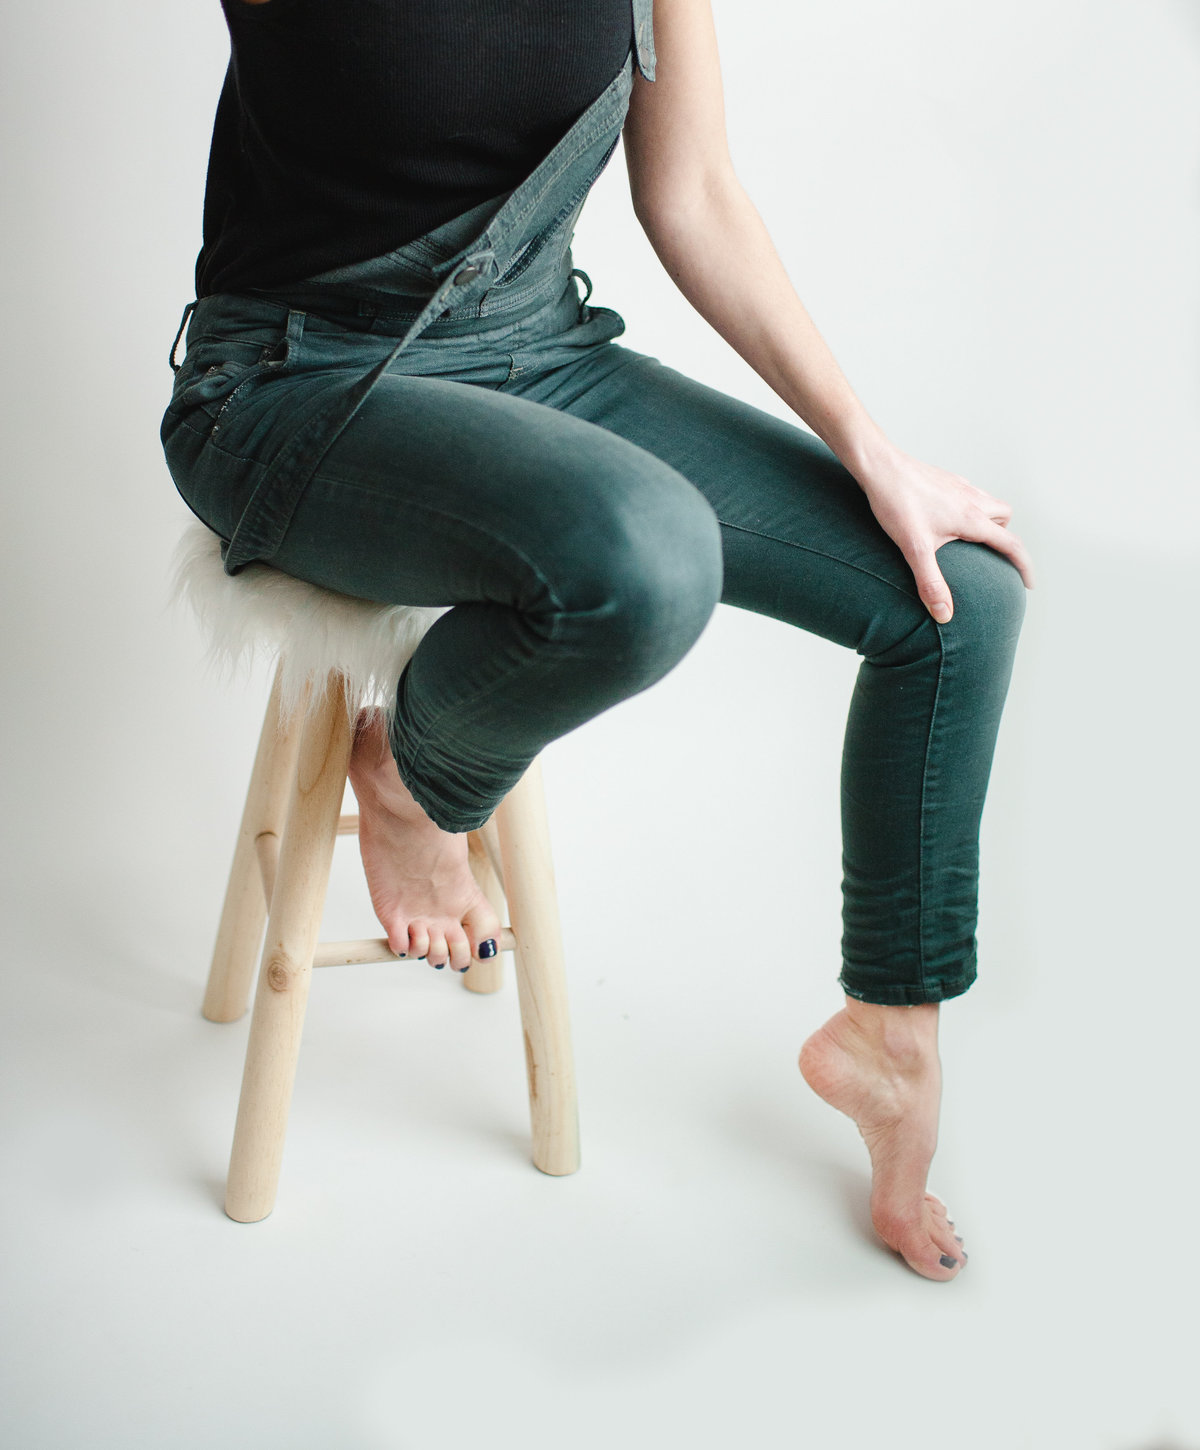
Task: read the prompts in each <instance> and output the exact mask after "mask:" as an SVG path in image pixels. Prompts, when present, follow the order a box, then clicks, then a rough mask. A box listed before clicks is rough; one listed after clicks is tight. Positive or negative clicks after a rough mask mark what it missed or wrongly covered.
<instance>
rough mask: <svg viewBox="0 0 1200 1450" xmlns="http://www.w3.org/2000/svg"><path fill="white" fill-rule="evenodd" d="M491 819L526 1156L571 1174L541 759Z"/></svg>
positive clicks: (566, 1054)
mask: <svg viewBox="0 0 1200 1450" xmlns="http://www.w3.org/2000/svg"><path fill="white" fill-rule="evenodd" d="M495 820H496V826H497V829H498V831H499V836H500V855H501V861H502V865H503V872H504V891H505V895H506V896H507V897H508V908H509V914H510V924H511V926H512V929H513V933H514V935H515V936H516V941H517V945H516V949H515V951H514V956H515V958H516V964H517V990H518V993H519V996H520V1002H521V1025H522V1027H523V1028H524V1032H525V1065H526V1069H527V1072H528V1075H529V1109H530V1115H531V1117H532V1119H533V1161H534V1163H535V1165H536V1166H537V1167H538V1168H540V1169H541V1170H542V1172H543V1173H554V1174H564V1173H574V1172H575V1170H576V1169H577V1168H578V1167H579V1116H578V1106H577V1102H576V1096H575V1064H574V1057H573V1055H572V1052H571V1025H570V1019H569V1016H568V1013H567V979H566V971H565V968H564V962H563V949H562V931H561V927H560V924H559V918H558V898H557V895H556V892H555V885H554V864H553V861H552V860H551V856H550V831H549V826H548V823H547V820H546V801H545V796H544V795H543V792H542V769H541V761H540V759H539V760H535V761H534V762H533V764H532V765H531V766H530V767H529V769H528V770H527V771H526V772H525V775H524V776H523V777H522V779H521V780H520V781H518V782H517V784H516V785H515V786H514V787H513V789H512V790H511V791H510V792H509V793H508V795H507V796H506V797H505V798H504V800H503V801H501V803H500V805H499V807H498V808H497V811H496V816H495ZM474 970H475V968H474V967H472V968H471V971H472V972H473V971H474Z"/></svg>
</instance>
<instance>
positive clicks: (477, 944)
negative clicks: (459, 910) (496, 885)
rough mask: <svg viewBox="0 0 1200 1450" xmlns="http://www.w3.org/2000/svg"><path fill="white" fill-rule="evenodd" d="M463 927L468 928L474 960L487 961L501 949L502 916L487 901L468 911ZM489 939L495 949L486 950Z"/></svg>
mask: <svg viewBox="0 0 1200 1450" xmlns="http://www.w3.org/2000/svg"><path fill="white" fill-rule="evenodd" d="M463 927H464V928H465V929H466V933H467V937H468V940H469V945H470V947H471V955H472V958H473V959H474V960H476V961H486V960H487V959H488V957H494V956H495V955H496V953H497V952H498V951H499V950H500V918H499V917H498V916H497V915H496V913H495V912H494V911H493V910H492V908H491V907H490V906H489V905H487V904H486V903H485V904H484V905H482V906H476V907H473V908H472V909H471V910H470V911H468V912H467V914H466V915H465V916H464V917H463ZM489 941H490V942H491V943H492V948H493V949H492V950H485V949H484V944H485V943H486V942H489Z"/></svg>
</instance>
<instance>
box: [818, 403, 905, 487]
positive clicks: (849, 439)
mask: <svg viewBox="0 0 1200 1450" xmlns="http://www.w3.org/2000/svg"><path fill="white" fill-rule="evenodd" d="M826 442H828V444H829V446H830V447H831V448H832V449H833V451H834V452H835V453H836V454H837V456H838V457H839V458H840V459H841V461H842V462H843V463H844V464H845V465H846V467H847V468H848V469H849V471H850V472H851V473H852V474H853V475H854V477H855V479H856V480H857V482H858V483H859V485H860V486H864V485H865V484H866V483H867V482H868V480H870V479H871V478H872V477H873V476H875V475H876V474H878V473H879V472H880V471H882V470H883V469H885V468H886V467H887V466H888V465H889V464H891V463H892V462H894V460H895V458H896V454H897V451H898V450H897V448H896V445H895V444H894V443H893V442H892V441H891V439H890V438H889V437H888V436H887V434H885V433H884V431H883V429H882V428H880V427H879V425H878V424H877V423H874V422H872V421H871V420H870V419H869V418H868V419H865V420H864V421H862V422H860V423H858V424H856V425H855V426H854V427H853V428H850V429H846V430H844V431H843V432H842V433H841V434H839V435H835V436H834V437H833V438H829V439H826Z"/></svg>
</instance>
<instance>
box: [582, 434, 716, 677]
mask: <svg viewBox="0 0 1200 1450" xmlns="http://www.w3.org/2000/svg"><path fill="white" fill-rule="evenodd" d="M655 463H656V465H657V466H656V467H653V468H651V469H643V470H642V472H641V474H640V476H639V477H638V478H636V479H634V480H630V479H629V478H628V477H626V478H625V479H624V480H623V486H621V487H617V488H614V489H613V490H612V491H611V492H610V493H608V494H607V496H606V504H605V507H604V508H603V510H602V511H600V514H599V516H596V515H595V514H593V516H592V517H591V518H590V519H589V520H588V521H587V526H586V528H585V529H583V530H581V531H580V532H578V533H577V534H576V535H575V540H576V543H575V547H574V549H573V551H572V560H571V566H570V569H569V572H568V573H567V574H566V577H565V578H564V579H563V581H562V582H561V583H560V585H559V587H558V590H557V592H558V594H559V596H560V599H561V601H562V604H563V606H564V615H565V617H566V619H567V620H568V621H569V623H568V624H567V626H566V627H568V628H570V629H571V630H572V631H573V632H574V634H575V636H576V638H577V639H579V640H581V641H586V643H585V647H586V648H587V650H588V652H589V653H591V654H593V655H594V656H595V657H596V658H597V659H599V660H607V661H609V662H611V663H612V664H613V665H618V666H619V667H620V668H621V669H622V670H624V671H632V672H633V673H635V674H647V675H650V676H655V677H656V676H657V675H659V674H662V673H665V671H666V669H668V668H670V666H671V665H673V664H675V663H676V662H677V661H678V660H679V659H680V658H681V657H682V656H683V655H684V654H685V653H686V652H687V650H689V649H690V648H691V646H692V645H693V644H694V643H695V642H696V640H697V639H698V638H699V636H700V634H701V633H702V632H703V630H704V627H705V625H706V624H707V623H708V621H709V619H710V618H711V616H712V612H713V610H714V609H715V608H716V605H717V603H718V601H719V600H720V597H721V590H722V587H723V583H724V561H723V556H722V549H721V530H720V525H719V523H718V521H717V517H716V514H715V513H714V512H713V509H712V507H711V505H710V504H709V503H708V501H707V499H705V498H704V496H703V494H701V493H700V492H699V491H698V490H697V489H696V488H695V487H694V486H693V485H692V484H690V483H689V482H688V481H687V480H686V479H685V478H683V476H682V475H681V474H679V473H677V472H676V471H675V470H674V469H672V468H670V467H669V466H668V465H666V464H658V463H657V460H656V461H655ZM560 622H561V621H560Z"/></svg>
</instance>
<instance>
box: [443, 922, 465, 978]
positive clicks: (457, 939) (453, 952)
mask: <svg viewBox="0 0 1200 1450" xmlns="http://www.w3.org/2000/svg"><path fill="white" fill-rule="evenodd" d="M446 945H447V947H448V948H449V949H450V965H451V967H452V968H453V969H454V970H455V971H456V972H465V971H466V970H467V968H468V967H469V966H470V965H471V943H470V942H469V941H468V940H467V936H466V933H465V932H463V931H461V930H460V931H455V932H450V931H448V932H447V933H446Z"/></svg>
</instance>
